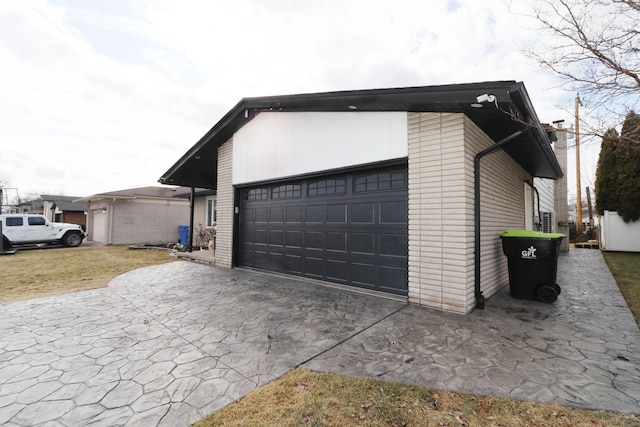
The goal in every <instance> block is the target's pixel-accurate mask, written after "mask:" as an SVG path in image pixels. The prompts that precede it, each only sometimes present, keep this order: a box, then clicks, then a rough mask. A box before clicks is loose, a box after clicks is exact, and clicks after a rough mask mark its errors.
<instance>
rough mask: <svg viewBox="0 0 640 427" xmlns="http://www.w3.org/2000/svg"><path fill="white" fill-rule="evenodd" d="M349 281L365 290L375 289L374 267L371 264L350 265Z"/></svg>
mask: <svg viewBox="0 0 640 427" xmlns="http://www.w3.org/2000/svg"><path fill="white" fill-rule="evenodd" d="M351 281H352V282H353V283H354V284H356V285H359V286H363V287H367V288H371V289H373V288H375V287H376V266H375V265H373V264H361V263H357V262H354V263H351Z"/></svg>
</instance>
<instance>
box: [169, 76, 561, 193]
mask: <svg viewBox="0 0 640 427" xmlns="http://www.w3.org/2000/svg"><path fill="white" fill-rule="evenodd" d="M484 93H486V94H492V95H494V96H495V99H496V100H495V105H496V107H499V108H493V109H492V108H490V107H485V108H473V107H472V106H471V104H474V103H476V102H477V97H478V96H479V95H481V94H484ZM263 111H281V112H294V111H318V112H320V111H324V112H331V111H343V112H349V111H351V112H353V111H410V112H457V113H464V114H466V115H467V116H468V117H470V118H471V120H473V121H474V122H475V123H476V124H477V125H478V126H479V127H480V128H481V129H482V130H483V131H484V132H485V133H487V134H488V135H489V137H491V138H492V139H493V140H494V141H497V140H500V139H502V138H503V137H504V136H505V135H506V134H508V132H511V131H512V130H513V129H515V128H522V127H524V126H528V127H531V129H530V132H527V134H528V136H523V138H527V139H534V140H536V141H537V143H538V144H540V147H539V148H540V149H541V150H542V151H544V152H545V153H544V155H543V157H545V158H546V159H547V162H548V164H547V165H546V167H545V168H544V169H545V171H544V172H539V173H540V176H543V177H547V178H558V177H560V176H562V171H561V170H560V166H559V165H558V163H557V160H556V159H555V155H554V154H553V152H552V150H551V149H550V147H548V146H549V143H550V141H549V138H548V136H547V132H546V130H545V129H543V127H542V126H541V125H540V122H539V120H538V118H537V116H536V114H535V111H534V109H533V106H532V105H531V101H530V99H529V96H528V94H527V92H526V89H525V88H524V84H523V83H521V82H520V83H518V82H515V81H494V82H481V83H468V84H452V85H440V86H422V87H404V88H389V89H366V90H350V91H335V92H321V93H307V94H296V95H283V96H265V97H255V98H243V99H242V100H240V102H238V103H237V104H236V105H235V106H234V107H233V108H232V109H231V110H229V111H228V112H227V113H226V114H225V115H224V116H223V117H222V118H221V119H220V121H218V122H217V123H216V124H215V125H214V126H213V127H212V128H211V129H210V130H209V131H208V132H207V133H206V134H205V135H204V136H203V137H202V138H200V140H199V141H198V142H197V143H196V144H195V145H194V146H193V147H192V148H191V149H189V150H188V151H187V152H186V153H185V154H184V155H183V156H182V157H181V158H180V159H179V160H178V161H177V162H176V163H175V164H174V165H173V166H172V167H171V168H170V169H169V170H168V171H167V172H165V174H163V175H162V177H160V179H159V182H160V183H162V184H169V185H185V186H197V187H207V188H215V187H213V186H214V185H215V182H216V181H217V171H211V169H212V168H210V167H209V170H205V168H204V167H200V168H199V167H198V165H199V163H198V161H208V162H213V161H216V160H217V148H218V147H220V146H221V145H222V144H224V143H225V142H226V141H227V140H229V139H230V138H231V137H232V136H233V134H234V133H235V132H236V131H238V130H239V129H240V128H241V127H242V126H244V125H245V124H247V123H248V122H249V121H251V120H252V119H253V118H254V117H255V116H256V115H257V114H259V113H261V112H263ZM505 113H506V114H505ZM517 122H520V123H517ZM505 124H506V126H505ZM510 155H512V153H510ZM512 157H513V155H512ZM525 163H526V162H525ZM209 164H210V163H209ZM534 166H535V165H524V166H523V167H525V168H527V167H528V168H529V172H530V173H532V174H534V175H535V174H536V173H537V172H536V168H537V167H534ZM538 169H539V168H538Z"/></svg>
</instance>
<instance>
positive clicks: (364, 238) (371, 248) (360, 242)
mask: <svg viewBox="0 0 640 427" xmlns="http://www.w3.org/2000/svg"><path fill="white" fill-rule="evenodd" d="M374 242H375V235H374V234H373V233H366V234H365V233H351V252H357V253H361V254H362V253H365V254H372V255H373V254H374V253H375V244H374Z"/></svg>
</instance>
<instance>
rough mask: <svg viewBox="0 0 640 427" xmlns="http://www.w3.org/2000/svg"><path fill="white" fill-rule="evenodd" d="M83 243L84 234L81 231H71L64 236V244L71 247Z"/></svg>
mask: <svg viewBox="0 0 640 427" xmlns="http://www.w3.org/2000/svg"><path fill="white" fill-rule="evenodd" d="M81 243H82V234H80V233H73V232H71V231H69V232H68V233H67V234H65V235H64V237H63V238H62V244H63V245H64V246H67V247H70V248H75V247H76V246H80V244H81Z"/></svg>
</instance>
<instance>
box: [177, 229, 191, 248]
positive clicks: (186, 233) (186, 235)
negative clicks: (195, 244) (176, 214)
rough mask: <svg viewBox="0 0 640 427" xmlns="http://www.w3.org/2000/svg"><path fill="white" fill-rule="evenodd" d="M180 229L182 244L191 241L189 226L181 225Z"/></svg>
mask: <svg viewBox="0 0 640 427" xmlns="http://www.w3.org/2000/svg"><path fill="white" fill-rule="evenodd" d="M178 231H179V232H180V243H182V244H185V243H189V226H188V225H179V226H178Z"/></svg>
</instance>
